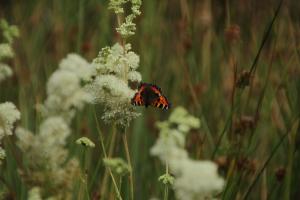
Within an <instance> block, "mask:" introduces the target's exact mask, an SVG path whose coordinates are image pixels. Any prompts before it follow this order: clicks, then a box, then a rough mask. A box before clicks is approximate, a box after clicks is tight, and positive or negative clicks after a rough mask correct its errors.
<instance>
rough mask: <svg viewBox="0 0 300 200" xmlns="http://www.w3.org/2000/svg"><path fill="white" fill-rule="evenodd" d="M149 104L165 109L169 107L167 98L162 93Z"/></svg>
mask: <svg viewBox="0 0 300 200" xmlns="http://www.w3.org/2000/svg"><path fill="white" fill-rule="evenodd" d="M151 105H152V106H154V107H157V108H161V109H165V110H168V109H169V108H170V107H171V104H170V103H169V101H168V99H167V98H166V97H165V96H163V95H160V96H159V97H158V98H157V99H155V100H154V101H153V102H152V103H151Z"/></svg>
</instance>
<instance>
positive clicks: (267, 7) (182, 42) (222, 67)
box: [0, 0, 300, 199]
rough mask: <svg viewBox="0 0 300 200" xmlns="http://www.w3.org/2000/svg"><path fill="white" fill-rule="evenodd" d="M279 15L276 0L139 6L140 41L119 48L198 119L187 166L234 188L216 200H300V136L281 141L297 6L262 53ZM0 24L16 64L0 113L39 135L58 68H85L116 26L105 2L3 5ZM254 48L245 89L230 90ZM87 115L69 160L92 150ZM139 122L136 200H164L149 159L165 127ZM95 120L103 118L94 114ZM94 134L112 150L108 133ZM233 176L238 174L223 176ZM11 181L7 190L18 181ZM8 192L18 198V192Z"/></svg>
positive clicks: (290, 110)
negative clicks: (82, 62)
mask: <svg viewBox="0 0 300 200" xmlns="http://www.w3.org/2000/svg"><path fill="white" fill-rule="evenodd" d="M278 4H279V1H277V0H276V1H275V0H265V1H260V0H251V1H248V0H239V1H233V0H224V1H210V0H203V1H200V0H144V1H143V5H142V9H141V11H142V14H141V15H140V16H139V17H138V18H137V20H136V24H137V32H136V34H135V35H134V36H133V37H131V38H130V39H129V40H128V41H127V42H129V43H131V44H132V46H133V51H135V52H136V53H137V54H138V55H140V60H141V61H140V68H139V71H140V72H141V74H142V76H143V81H144V82H150V83H155V84H157V85H159V86H160V87H161V88H162V90H163V93H164V94H165V95H166V96H167V97H168V99H169V101H171V102H172V105H173V107H176V106H179V105H181V106H184V107H185V108H186V109H188V110H189V111H190V112H191V113H192V114H193V115H195V116H197V117H198V118H200V119H201V126H202V127H201V129H200V130H197V131H194V132H192V133H191V134H190V135H189V136H188V139H187V144H186V148H187V149H188V151H189V152H190V155H191V156H192V157H193V158H195V159H212V160H215V161H216V162H217V163H218V164H219V165H220V172H221V173H222V174H223V175H224V177H225V178H226V177H227V181H228V182H229V183H230V184H229V186H228V187H226V195H223V196H222V197H223V198H224V199H242V196H243V195H244V194H245V193H246V192H247V191H248V189H249V186H252V185H253V188H251V193H250V196H249V198H250V199H282V198H283V197H284V194H286V191H287V190H288V189H287V187H289V191H290V199H299V198H300V190H299V186H298V181H299V180H300V172H299V170H298V169H299V167H300V157H299V144H300V143H299V141H300V140H299V134H298V140H296V141H294V140H291V138H290V137H289V135H287V136H288V137H283V136H285V134H287V133H289V131H290V130H291V127H292V125H293V124H294V122H295V121H296V120H297V119H299V114H300V112H299V111H300V106H299V104H300V63H299V62H300V14H299V10H300V3H299V1H298V0H285V1H283V4H282V5H281V7H280V11H279V14H278V16H277V17H276V19H275V21H274V24H273V26H272V27H271V29H269V30H270V32H269V34H268V35H267V36H266V41H265V43H264V45H263V46H262V41H263V38H264V35H265V34H266V32H267V31H268V27H269V25H270V23H271V21H272V19H274V14H275V10H276V8H277V6H278ZM0 18H5V19H6V20H7V21H8V22H9V23H10V24H15V25H17V26H18V27H19V29H20V37H19V38H18V39H17V40H16V41H15V42H14V49H15V58H14V59H12V60H9V63H10V64H11V66H13V71H14V72H15V74H14V76H13V78H11V79H9V80H6V81H5V82H3V83H2V84H1V85H0V92H1V93H0V102H4V101H8V100H9V101H12V102H14V103H15V104H16V105H17V107H18V108H19V109H20V111H21V113H22V119H21V122H19V123H20V124H21V125H22V126H24V127H27V128H29V129H31V130H35V129H36V128H37V124H38V123H39V114H38V113H37V112H36V110H35V105H36V104H37V103H40V102H42V101H43V100H44V99H45V95H46V90H45V88H46V82H47V79H48V77H49V76H50V75H51V73H52V72H53V71H54V70H55V69H56V68H57V66H58V63H59V61H60V60H61V59H62V58H64V57H65V56H66V55H67V54H68V53H71V52H77V53H79V54H80V55H82V56H83V57H84V58H86V59H87V60H88V61H89V62H91V61H92V60H93V58H95V57H96V56H97V54H98V52H99V50H100V49H101V48H102V47H104V46H108V45H109V46H110V45H113V44H114V43H115V42H117V41H118V38H119V37H118V35H117V33H116V31H115V27H116V17H115V14H114V13H113V12H112V11H110V10H108V1H106V0H105V1H104V0H75V1H74V0H72V1H71V0H64V1H58V0H54V1H41V0H40V1H38V0H30V1H29V0H27V1H21V0H2V1H1V2H0ZM260 47H262V51H261V52H260V54H259V59H258V62H257V64H256V65H255V70H254V72H253V74H251V84H250V86H247V87H245V88H242V89H241V88H238V87H235V84H234V83H235V82H237V81H238V80H239V78H243V77H242V74H243V72H245V70H250V68H251V66H252V64H253V62H254V60H255V57H256V56H257V54H258V52H259V49H260ZM233 97H234V98H233ZM233 99H234V100H233ZM233 105H236V106H233ZM92 108H93V106H90V107H88V108H86V109H85V110H84V111H82V113H80V114H79V115H78V116H77V117H76V119H75V120H74V122H73V124H72V126H73V127H72V128H73V131H74V133H73V134H72V136H71V138H70V139H69V144H68V148H69V149H70V150H71V152H72V153H73V154H74V155H77V154H78V150H76V147H75V144H74V141H75V140H76V139H77V138H78V137H80V136H83V135H84V136H88V137H90V138H92V139H93V140H94V141H98V134H97V131H96V125H95V121H94V117H93V111H92ZM139 110H140V111H141V112H142V116H141V117H140V118H138V119H136V120H135V121H134V122H133V123H132V124H131V126H130V129H129V146H130V153H131V155H132V162H133V168H134V178H135V196H136V199H149V198H150V197H161V196H162V192H163V185H162V184H161V183H159V182H158V180H157V179H158V177H159V176H160V175H161V174H163V173H164V167H163V166H162V165H161V164H160V162H159V161H158V160H157V159H155V158H153V157H151V156H150V154H149V149H150V147H151V146H152V145H153V144H154V142H155V139H156V138H157V134H158V130H157V129H156V128H155V122H156V121H158V120H164V119H166V118H167V116H168V115H169V111H167V112H165V111H161V110H158V109H155V108H148V109H144V108H140V109H139ZM97 113H98V114H99V115H101V109H98V110H97ZM243 123H246V125H245V124H243ZM100 124H101V126H102V128H101V129H102V130H103V133H104V135H105V136H107V138H105V139H107V140H108V139H109V132H110V131H111V130H110V126H107V125H105V124H103V122H100ZM240 126H242V128H241V127H240ZM245 126H246V128H245ZM249 126H250V128H249ZM238 128H241V129H242V130H241V131H239V130H238ZM244 129H245V130H246V129H247V131H244ZM297 133H299V128H298V129H297ZM118 137H119V138H117V144H119V143H120V145H121V144H122V141H121V139H120V137H121V136H118ZM13 142H14V139H13ZM107 144H108V142H107ZM278 144H279V146H278V147H277V146H276V145H278ZM291 145H292V146H295V151H294V152H291V150H290V146H291ZM122 149H123V148H121V147H118V145H117V148H116V149H115V154H116V155H124V154H123V150H122ZM274 149H275V150H274ZM14 151H16V152H17V153H18V151H17V150H14ZM101 155H102V153H101V151H100V148H99V145H98V146H97V148H96V149H95V150H93V152H92V155H91V158H90V167H89V173H91V174H92V173H94V172H97V173H96V174H97V175H96V177H97V178H96V180H94V181H93V182H92V183H90V184H91V186H90V194H91V196H92V197H95V198H96V197H97V195H98V193H99V187H100V185H101V183H100V180H101V177H102V176H103V171H104V167H103V166H102V165H101V164H100V165H97V163H98V161H99V159H101ZM288 155H291V158H292V159H288ZM17 156H21V155H18V154H17ZM233 161H234V162H233ZM266 161H268V162H267V163H266ZM292 161H293V162H292ZM97 166H98V167H97ZM232 166H235V167H233V168H232ZM229 169H234V170H233V172H232V173H228V171H229ZM261 169H263V170H261ZM278 169H282V170H283V173H284V175H283V176H284V177H285V176H288V177H290V180H289V181H288V182H289V183H290V184H288V183H287V181H282V180H280V179H278ZM287 169H289V170H287ZM8 173H10V174H11V175H10V176H11V179H13V177H15V175H14V174H15V173H16V171H12V170H10V171H9V170H8ZM276 175H277V176H276ZM253 177H257V181H256V182H255V183H253V179H255V178H253ZM17 180H21V179H20V177H17ZM285 180H286V179H285ZM252 183H253V184H252ZM11 184H12V187H13V188H14V187H17V186H16V185H19V186H18V187H24V188H26V186H25V184H22V181H20V182H18V181H17V182H14V183H11ZM20 185H22V186H20ZM0 187H1V184H0ZM24 188H23V189H24ZM24 190H26V189H24ZM16 191H17V190H16ZM16 191H10V192H11V196H8V197H7V199H23V198H24V194H23V195H20V194H18V192H16ZM124 191H125V192H126V190H124ZM125 196H126V195H125ZM172 198H174V197H173V196H172V194H171V197H170V199H172Z"/></svg>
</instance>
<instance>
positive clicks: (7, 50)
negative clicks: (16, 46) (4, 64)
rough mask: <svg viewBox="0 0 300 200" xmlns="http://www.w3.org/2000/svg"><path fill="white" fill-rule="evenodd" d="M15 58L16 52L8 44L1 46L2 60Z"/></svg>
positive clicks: (0, 57) (0, 55)
mask: <svg viewBox="0 0 300 200" xmlns="http://www.w3.org/2000/svg"><path fill="white" fill-rule="evenodd" d="M12 57H14V51H13V49H12V48H11V45H10V44H8V43H2V44H0V59H3V58H12Z"/></svg>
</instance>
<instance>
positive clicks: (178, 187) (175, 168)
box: [150, 107, 224, 200]
mask: <svg viewBox="0 0 300 200" xmlns="http://www.w3.org/2000/svg"><path fill="white" fill-rule="evenodd" d="M174 125H175V126H174ZM157 126H158V128H159V129H160V135H159V138H158V139H157V141H156V143H155V145H154V146H153V147H152V148H151V151H150V152H151V154H152V155H154V156H157V157H159V158H160V160H161V161H162V162H163V163H167V164H168V166H169V168H170V171H171V173H172V174H173V175H174V176H175V180H174V184H173V188H174V190H175V194H176V198H177V199H179V200H202V199H203V200H204V199H210V198H212V197H213V195H215V194H216V192H220V191H221V190H222V189H223V186H224V179H223V178H221V177H220V176H219V175H218V172H217V166H216V164H214V163H213V162H211V161H199V160H193V159H191V158H189V156H188V153H187V151H186V150H185V149H184V146H185V135H186V134H187V133H188V132H189V130H191V129H192V128H199V126H200V121H199V119H197V118H195V117H193V116H191V115H190V114H189V113H188V112H187V111H186V110H185V109H184V108H182V107H178V108H176V109H174V111H173V112H172V114H171V116H170V117H169V120H167V121H164V122H159V123H157Z"/></svg>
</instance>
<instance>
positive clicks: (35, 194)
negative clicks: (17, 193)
mask: <svg viewBox="0 0 300 200" xmlns="http://www.w3.org/2000/svg"><path fill="white" fill-rule="evenodd" d="M28 200H42V196H41V188H39V187H33V188H31V189H30V190H29V192H28Z"/></svg>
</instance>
